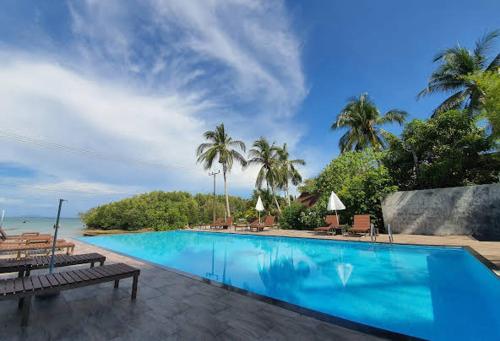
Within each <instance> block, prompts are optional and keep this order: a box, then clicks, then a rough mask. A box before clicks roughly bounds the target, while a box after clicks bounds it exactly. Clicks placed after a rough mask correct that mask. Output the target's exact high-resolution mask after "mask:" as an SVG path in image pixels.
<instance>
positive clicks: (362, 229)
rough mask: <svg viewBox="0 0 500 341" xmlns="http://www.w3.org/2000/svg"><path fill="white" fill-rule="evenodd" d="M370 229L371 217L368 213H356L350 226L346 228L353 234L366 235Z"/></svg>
mask: <svg viewBox="0 0 500 341" xmlns="http://www.w3.org/2000/svg"><path fill="white" fill-rule="evenodd" d="M370 229H371V218H370V215H369V214H356V215H355V216H354V222H353V223H352V227H351V228H350V229H349V230H347V232H348V233H349V234H353V235H360V234H362V235H367V234H368V233H370Z"/></svg>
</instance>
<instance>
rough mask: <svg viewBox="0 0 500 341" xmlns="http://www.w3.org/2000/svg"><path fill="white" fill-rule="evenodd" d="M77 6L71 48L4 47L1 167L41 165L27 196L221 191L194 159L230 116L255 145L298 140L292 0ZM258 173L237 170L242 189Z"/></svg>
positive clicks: (301, 91)
mask: <svg viewBox="0 0 500 341" xmlns="http://www.w3.org/2000/svg"><path fill="white" fill-rule="evenodd" d="M70 4H71V5H70V6H69V8H70V12H71V20H72V29H73V36H72V37H73V38H72V40H70V41H68V42H65V44H63V45H64V46H67V49H66V50H63V51H49V50H48V51H45V52H43V53H40V52H36V51H22V50H17V49H16V48H15V47H10V48H6V47H5V46H4V47H2V48H0V120H1V122H2V123H1V126H0V132H1V131H8V132H10V133H11V135H10V137H7V138H6V137H5V136H4V137H3V138H2V136H1V134H0V142H1V143H2V148H0V159H1V160H3V161H6V162H15V163H17V164H20V165H24V166H25V167H28V168H31V169H35V170H36V171H37V175H36V179H34V180H33V181H32V182H29V183H22V184H20V185H19V186H18V188H19V189H20V190H21V189H22V190H25V192H26V193H29V191H30V190H32V191H35V190H38V191H40V192H43V191H44V190H45V191H49V192H50V191H54V192H57V191H73V192H74V193H77V194H78V193H80V194H82V195H86V196H88V194H89V193H93V194H94V195H96V196H99V195H101V196H103V195H111V194H112V195H118V196H119V195H121V194H123V195H125V194H128V192H130V191H132V192H134V191H138V190H141V191H142V190H144V191H145V190H148V189H165V190H189V191H202V192H208V191H211V182H210V181H209V178H208V176H207V174H206V172H205V171H204V170H203V169H202V168H201V166H200V165H197V164H196V160H195V156H194V151H195V148H196V146H197V145H198V144H199V143H200V142H201V135H202V133H203V132H204V131H205V130H208V129H213V128H214V126H215V124H217V123H219V122H221V121H224V122H225V123H226V125H227V126H228V129H229V131H230V132H231V135H233V136H234V137H235V138H238V139H242V140H244V141H246V142H247V144H250V142H251V141H253V140H254V139H255V138H257V137H259V136H261V135H264V136H267V137H269V139H270V140H271V141H272V140H275V141H276V142H278V143H282V142H288V144H289V146H290V148H291V149H292V151H293V148H294V146H296V145H297V143H298V142H299V140H300V138H301V134H303V131H304V129H303V128H302V127H296V126H294V125H293V124H292V123H291V121H290V117H291V116H292V115H293V114H294V113H295V111H296V109H297V107H298V106H299V105H300V103H301V102H302V100H303V99H304V97H305V96H306V94H307V90H306V88H305V80H304V75H303V72H302V67H301V62H300V55H301V51H300V41H299V40H298V38H297V37H296V35H295V33H294V32H293V30H292V29H291V24H290V22H289V18H288V14H287V12H286V8H285V6H284V3H283V2H281V1H277V2H273V3H272V4H271V3H270V2H268V1H246V0H228V1H195V0H193V1H181V0H179V1H161V0H149V1H137V2H127V6H125V5H124V3H123V2H121V1H118V0H110V1H90V0H88V1H82V2H71V3H70ZM54 52H55V53H54ZM12 134H14V135H15V134H17V135H23V136H30V137H33V139H31V140H28V141H19V139H17V140H16V139H15V138H13V137H12ZM40 141H42V142H40ZM43 141H49V142H48V143H43ZM58 144H59V145H64V146H73V147H75V148H74V149H71V148H70V149H64V148H58V147H57V145H58ZM85 150H88V151H92V152H85ZM94 151H97V153H96V152H94ZM255 174H256V169H254V168H250V169H248V170H246V171H244V172H243V171H241V170H240V169H239V168H238V167H235V169H233V171H232V173H231V175H230V183H229V188H230V190H232V191H234V190H235V189H236V190H239V191H241V190H250V189H251V188H252V187H253V185H254V181H255ZM219 183H220V182H219Z"/></svg>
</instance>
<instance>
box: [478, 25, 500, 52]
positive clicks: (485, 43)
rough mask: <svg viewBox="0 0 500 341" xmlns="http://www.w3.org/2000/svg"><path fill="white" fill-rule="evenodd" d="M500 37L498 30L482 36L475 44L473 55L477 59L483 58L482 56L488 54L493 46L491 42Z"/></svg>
mask: <svg viewBox="0 0 500 341" xmlns="http://www.w3.org/2000/svg"><path fill="white" fill-rule="evenodd" d="M498 36H500V30H494V31H491V32H489V33H487V34H485V35H484V36H482V37H481V38H480V39H479V40H478V41H477V42H476V47H475V48H474V55H475V56H476V57H477V58H480V59H481V58H484V55H485V54H486V53H487V52H488V50H489V49H490V48H491V45H492V44H493V41H494V40H495V39H496V38H498Z"/></svg>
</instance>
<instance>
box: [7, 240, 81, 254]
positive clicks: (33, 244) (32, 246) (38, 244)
mask: <svg viewBox="0 0 500 341" xmlns="http://www.w3.org/2000/svg"><path fill="white" fill-rule="evenodd" d="M63 249H66V254H68V255H70V254H72V253H73V251H74V250H75V244H73V243H71V242H67V241H65V240H64V239H58V240H57V241H56V250H63ZM50 250H52V242H51V241H39V240H37V241H33V240H31V241H26V242H24V243H15V242H6V241H4V242H1V243H0V254H1V253H17V258H21V254H22V253H24V254H25V255H27V254H28V253H30V252H44V253H46V254H49V252H50Z"/></svg>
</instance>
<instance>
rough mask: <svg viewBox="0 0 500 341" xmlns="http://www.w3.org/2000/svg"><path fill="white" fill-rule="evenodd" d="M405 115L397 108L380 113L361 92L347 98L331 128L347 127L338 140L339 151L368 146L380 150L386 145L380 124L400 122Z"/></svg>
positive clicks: (343, 151) (360, 148)
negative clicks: (358, 94) (356, 95)
mask: <svg viewBox="0 0 500 341" xmlns="http://www.w3.org/2000/svg"><path fill="white" fill-rule="evenodd" d="M406 116H407V113H406V112H405V111H402V110H398V109H393V110H389V111H388V112H386V113H385V114H384V115H381V114H380V111H379V109H378V108H377V106H376V105H375V103H374V102H373V100H372V99H371V98H370V97H369V96H368V94H366V93H363V94H361V95H360V96H359V97H352V98H351V99H349V101H348V102H347V104H346V105H345V107H344V108H343V109H342V111H341V112H340V113H339V114H338V115H337V119H336V120H335V122H334V123H333V124H332V127H331V128H332V130H338V129H343V128H345V129H347V131H346V132H345V133H344V135H342V137H341V138H340V140H339V148H340V152H341V153H345V152H347V151H350V150H358V151H359V150H362V149H365V148H368V147H371V148H373V149H375V150H381V149H383V148H385V146H386V143H385V139H384V136H383V129H382V128H381V126H382V125H384V124H386V123H392V122H395V123H399V124H402V123H403V122H404V120H405V118H406Z"/></svg>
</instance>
